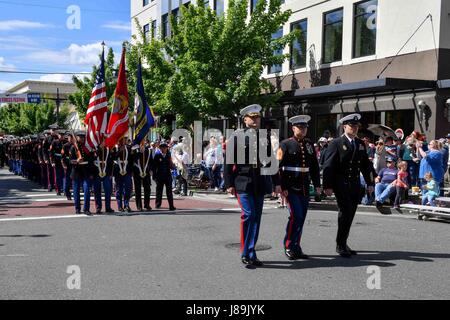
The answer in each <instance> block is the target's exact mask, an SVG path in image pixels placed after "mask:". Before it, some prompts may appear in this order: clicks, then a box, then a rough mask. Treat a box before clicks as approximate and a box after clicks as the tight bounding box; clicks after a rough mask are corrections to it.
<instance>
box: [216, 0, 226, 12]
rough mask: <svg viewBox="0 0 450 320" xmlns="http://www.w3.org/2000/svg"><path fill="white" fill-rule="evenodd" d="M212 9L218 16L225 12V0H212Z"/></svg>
mask: <svg viewBox="0 0 450 320" xmlns="http://www.w3.org/2000/svg"><path fill="white" fill-rule="evenodd" d="M214 11H215V12H216V14H217V15H218V16H220V15H222V14H223V13H224V12H225V1H224V0H214Z"/></svg>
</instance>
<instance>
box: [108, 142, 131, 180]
mask: <svg viewBox="0 0 450 320" xmlns="http://www.w3.org/2000/svg"><path fill="white" fill-rule="evenodd" d="M125 148H127V151H128V153H127V152H125ZM131 152H132V150H131V147H130V146H129V145H125V146H120V147H118V148H117V147H116V148H114V151H113V159H114V169H113V173H114V176H115V177H118V176H121V174H120V167H119V162H118V161H119V160H120V161H125V158H126V160H127V165H126V166H125V167H124V165H125V163H124V162H121V166H122V169H125V170H126V172H127V174H132V173H133V155H132V153H131Z"/></svg>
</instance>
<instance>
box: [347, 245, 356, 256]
mask: <svg viewBox="0 0 450 320" xmlns="http://www.w3.org/2000/svg"><path fill="white" fill-rule="evenodd" d="M346 249H347V251H348V252H350V254H351V255H352V256H356V255H357V254H358V252H356V251H355V250H352V249H350V247H349V246H347V247H346Z"/></svg>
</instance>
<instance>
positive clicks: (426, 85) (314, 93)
mask: <svg viewBox="0 0 450 320" xmlns="http://www.w3.org/2000/svg"><path fill="white" fill-rule="evenodd" d="M449 81H450V80H449ZM449 85H450V84H449ZM435 88H436V81H427V80H414V79H398V78H383V79H374V80H367V81H361V82H352V83H346V84H336V85H329V86H321V87H314V88H309V89H298V90H295V91H290V92H289V93H287V94H286V95H285V97H284V98H287V99H288V98H296V99H307V98H315V97H334V96H345V95H358V94H370V93H375V92H383V91H394V90H414V89H435Z"/></svg>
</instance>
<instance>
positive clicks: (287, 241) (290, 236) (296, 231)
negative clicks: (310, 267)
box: [284, 192, 309, 251]
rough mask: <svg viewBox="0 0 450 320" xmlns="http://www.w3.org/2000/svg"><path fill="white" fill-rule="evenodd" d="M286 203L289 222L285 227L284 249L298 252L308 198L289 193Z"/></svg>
mask: <svg viewBox="0 0 450 320" xmlns="http://www.w3.org/2000/svg"><path fill="white" fill-rule="evenodd" d="M286 202H287V207H288V210H289V221H288V224H287V226H286V236H285V237H284V248H285V249H290V250H292V251H298V250H299V249H300V240H301V237H302V232H303V225H304V224H305V220H306V213H307V211H308V204H309V197H308V196H306V197H305V196H302V195H298V194H295V193H293V192H289V193H288V196H287V199H286Z"/></svg>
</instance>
